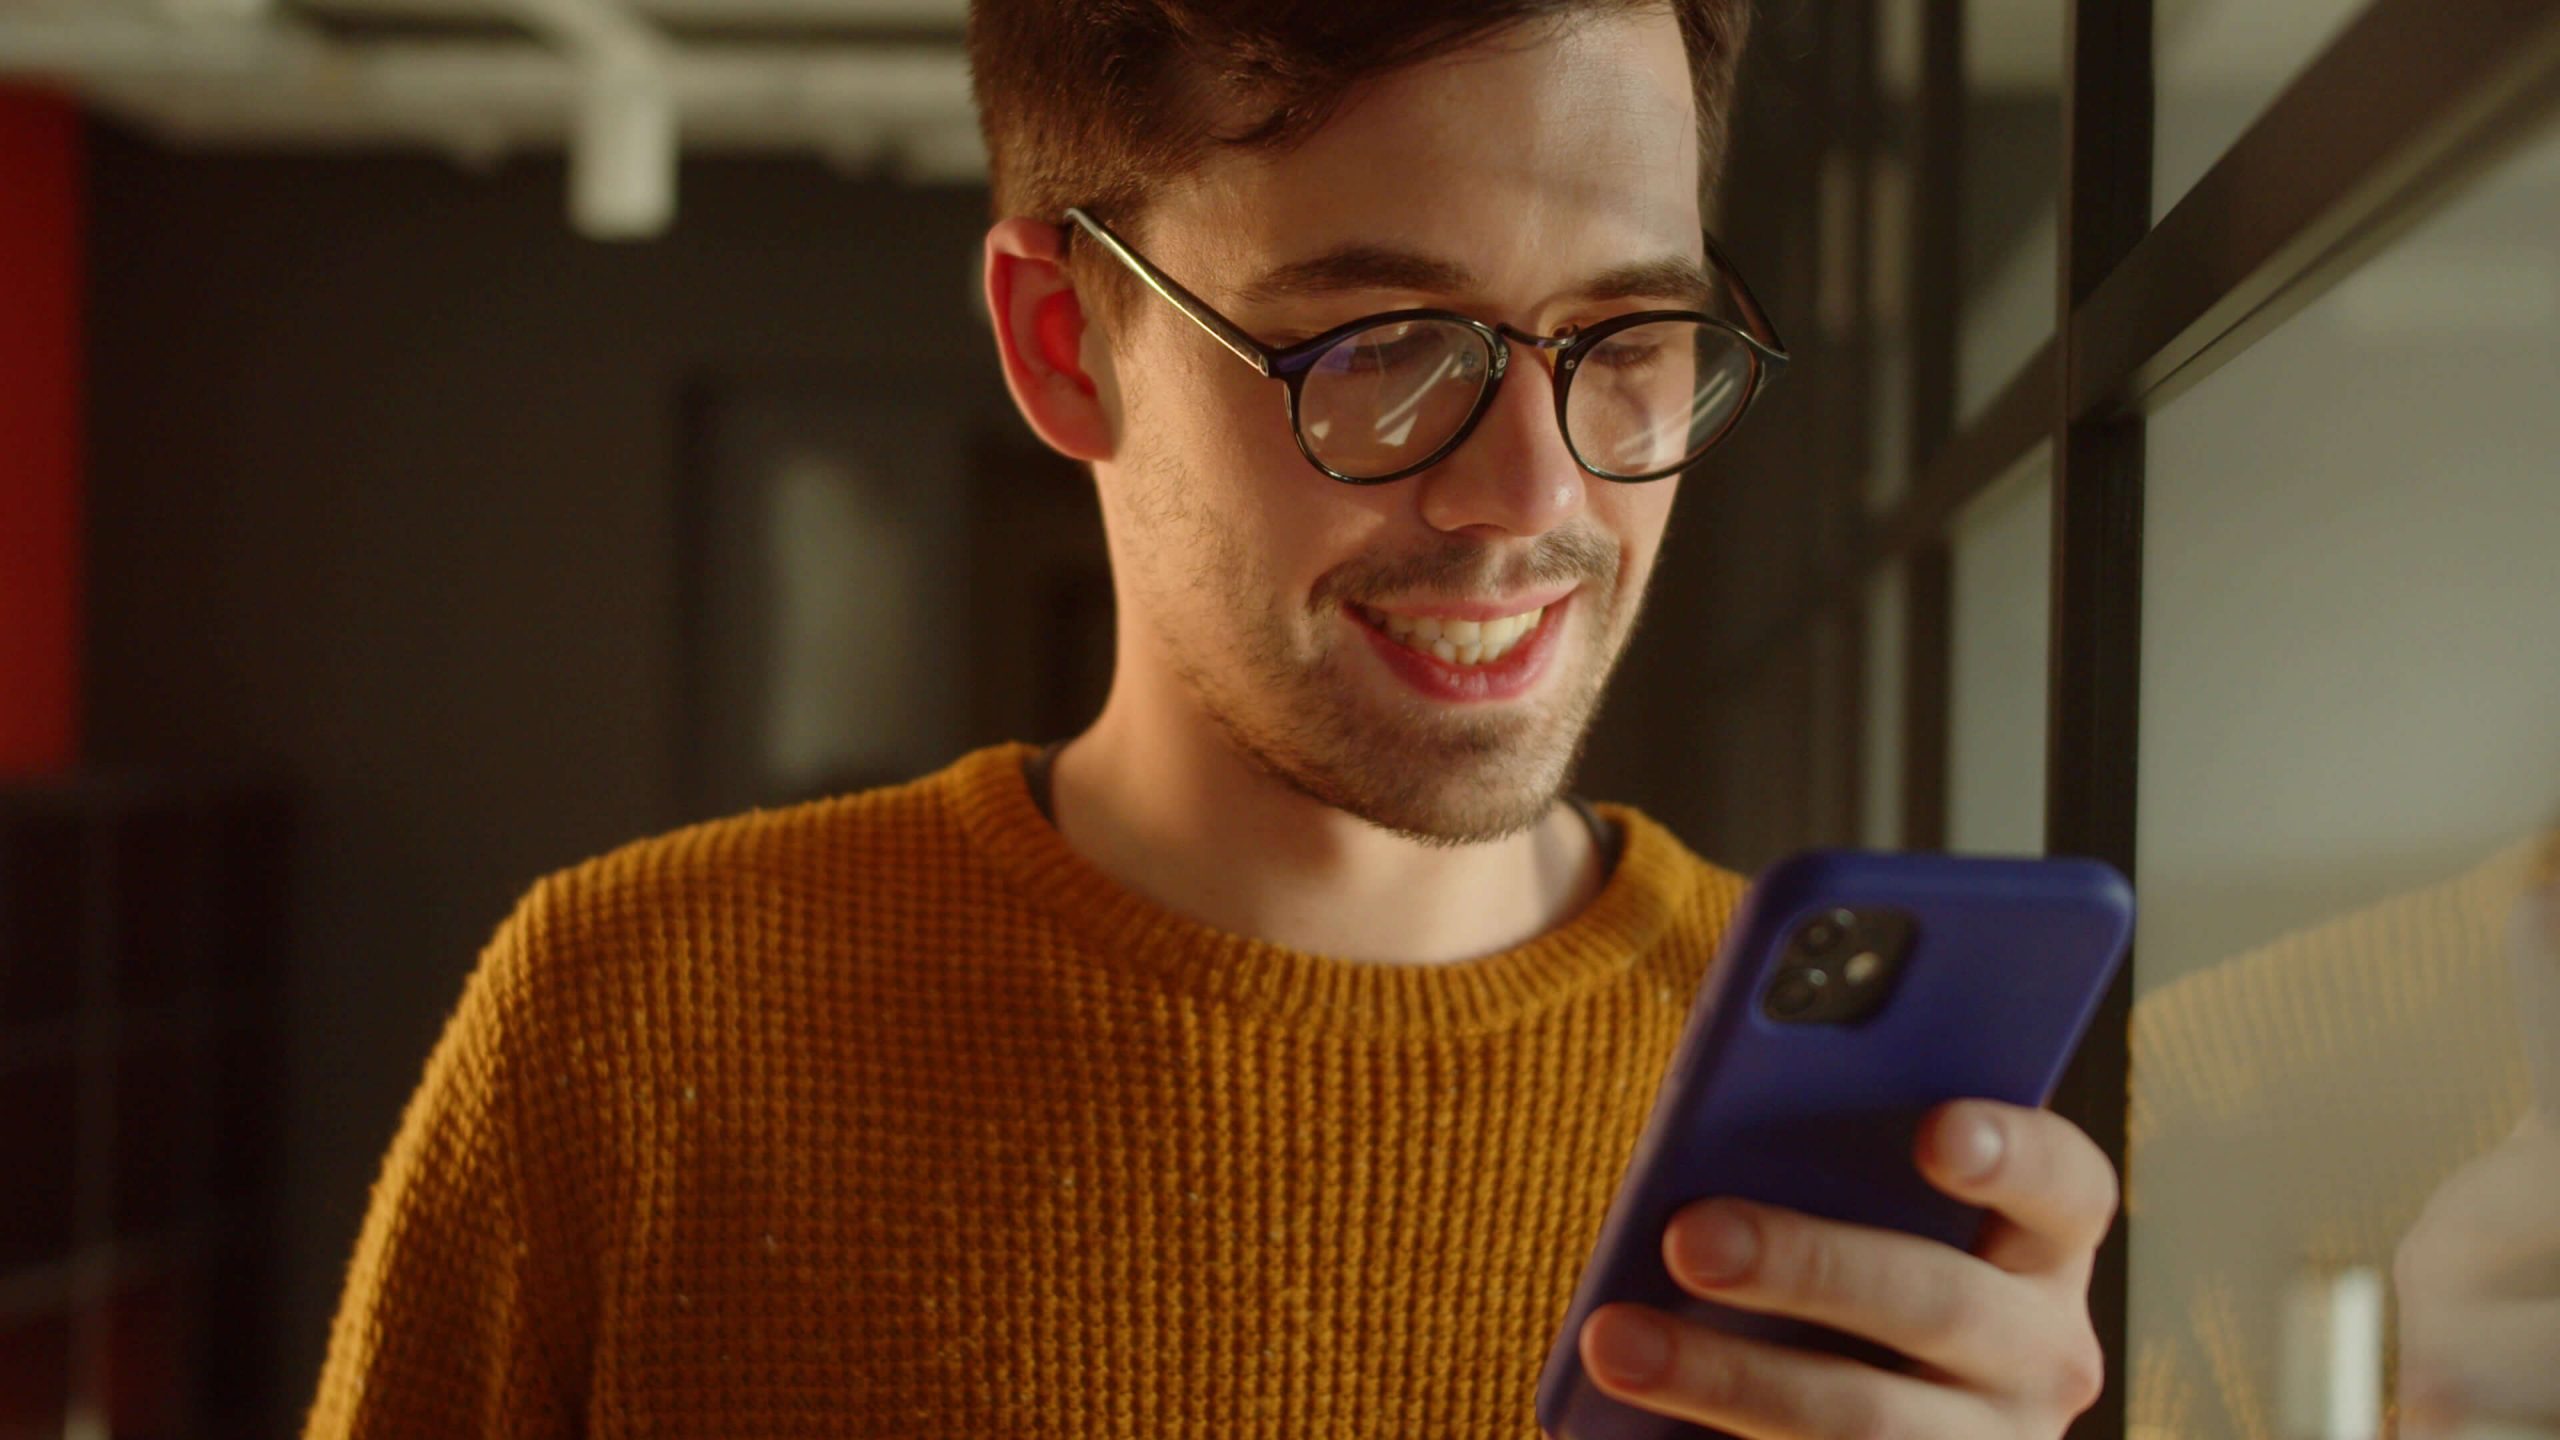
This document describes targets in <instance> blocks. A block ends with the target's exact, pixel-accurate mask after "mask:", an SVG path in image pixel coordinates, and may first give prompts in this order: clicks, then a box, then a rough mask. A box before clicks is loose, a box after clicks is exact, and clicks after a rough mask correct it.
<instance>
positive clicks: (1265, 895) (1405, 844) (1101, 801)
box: [1050, 710, 1608, 964]
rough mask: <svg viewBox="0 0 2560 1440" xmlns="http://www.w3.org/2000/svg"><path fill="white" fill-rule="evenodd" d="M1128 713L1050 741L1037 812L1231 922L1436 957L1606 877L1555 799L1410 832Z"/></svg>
mask: <svg viewBox="0 0 2560 1440" xmlns="http://www.w3.org/2000/svg"><path fill="white" fill-rule="evenodd" d="M1128 721H1129V717H1128V716H1127V714H1126V713H1125V712H1122V713H1121V714H1118V715H1115V714H1114V713H1113V712H1112V711H1110V710H1106V711H1105V713H1104V715H1103V717H1102V719H1101V720H1100V721H1098V722H1097V723H1096V724H1095V725H1094V727H1093V728H1092V729H1090V730H1088V731H1086V732H1085V733H1084V734H1083V735H1081V736H1078V737H1077V738H1076V739H1075V740H1073V741H1071V742H1069V743H1068V744H1067V745H1066V746H1065V747H1064V748H1063V749H1060V750H1059V751H1058V752H1057V753H1056V758H1055V763H1054V765H1053V766H1052V767H1051V769H1050V782H1051V783H1050V809H1051V817H1052V819H1053V820H1054V821H1055V822H1056V824H1057V826H1058V829H1059V832H1060V834H1062V835H1063V836H1064V837H1065V838H1066V841H1067V844H1068V846H1069V847H1070V848H1072V849H1074V850H1075V851H1076V852H1077V853H1078V854H1080V855H1082V856H1083V857H1084V858H1085V859H1086V860H1087V861H1089V862H1091V863H1092V864H1093V865H1094V866H1095V867H1096V868H1098V869H1100V870H1101V871H1102V872H1103V873H1104V874H1106V875H1109V876H1110V877H1111V878H1112V879H1114V880H1116V881H1118V882H1119V883H1120V884H1122V885H1124V886H1126V887H1127V888H1129V889H1131V890H1134V891H1136V892H1138V893H1139V894H1141V895H1144V896H1146V897H1147V898H1149V899H1151V900H1154V901H1155V902H1157V903H1158V904H1160V905H1163V906H1165V907H1166V908H1167V909H1170V910H1173V911H1175V912H1177V913H1179V914H1183V915H1187V916H1189V917H1191V918H1192V919H1195V920H1198V921H1200V922H1202V923H1204V924H1207V925H1211V926H1214V927H1216V928H1218V929H1221V930H1225V931H1228V932H1230V933H1233V934H1240V935H1251V936H1254V937H1256V938H1258V939H1262V940H1267V941H1270V942H1271V943H1273V944H1276V945H1281V946H1285V947H1287V948H1290V949H1293V950H1301V951H1306V952H1310V953H1315V954H1323V955H1335V956H1341V957H1344V958H1347V959H1354V960H1368V961H1382V962H1401V963H1407V964H1443V963H1448V962H1451V961H1458V960H1466V959H1472V958H1475V957H1477V956H1481V955H1489V954H1493V953H1495V952H1497V951H1500V950H1505V949H1509V948H1511V947H1512V946H1515V945H1519V944H1522V943H1525V942H1527V941H1529V940H1532V939H1535V938H1536V937H1537V936H1539V935H1542V934H1544V933H1546V932H1547V931H1549V930H1552V929H1554V928H1555V927H1556V926H1558V925H1560V924H1562V923H1564V921H1566V920H1568V919H1570V918H1571V917H1572V916H1573V915H1574V914H1575V913H1576V912H1578V911H1579V910H1580V909H1581V908H1582V907H1583V906H1584V905H1585V904H1587V903H1589V901H1590V899H1591V897H1592V896H1593V895H1596V894H1597V893H1598V892H1599V890H1600V887H1601V885H1602V884H1603V882H1604V881H1605V879H1606V876H1607V869H1608V865H1607V857H1606V856H1605V855H1604V854H1603V852H1602V848H1601V846H1600V845H1599V844H1597V843H1596V842H1595V839H1594V837H1593V835H1592V833H1591V830H1590V828H1589V827H1588V826H1587V825H1586V824H1585V823H1584V822H1583V820H1582V818H1581V816H1579V815H1578V814H1576V813H1575V811H1574V810H1573V809H1572V808H1571V807H1569V806H1565V805H1557V806H1554V807H1552V808H1551V809H1550V810H1549V811H1548V813H1547V814H1546V815H1545V816H1544V817H1542V818H1541V819H1540V820H1539V821H1538V823H1537V824H1535V825H1534V826H1532V827H1531V828H1530V829H1528V830H1527V831H1525V832H1523V833H1521V834H1517V835H1513V836H1509V837H1507V838H1505V839H1502V840H1496V841H1490V842H1487V843H1484V844H1480V845H1462V846H1454V847H1451V846H1432V845H1426V844H1423V843H1421V842H1419V841H1416V840H1412V839H1408V838H1406V837H1404V836H1401V835H1395V834H1391V833H1389V832H1387V831H1385V830H1381V829H1379V828H1377V827H1376V826H1373V825H1370V824H1368V823H1367V822H1365V821H1361V820H1358V819H1355V818H1354V817H1352V816H1350V815H1347V814H1344V813H1343V812H1341V811H1339V810H1336V809H1334V808H1332V807H1331V806H1328V805H1324V804H1322V803H1320V802H1318V801H1315V800H1312V799H1310V798H1308V797H1307V796H1305V795H1302V794H1300V793H1298V792H1297V791H1296V790H1293V789H1291V788H1290V787H1288V786H1287V785H1284V784H1282V783H1281V782H1280V781H1278V780H1276V779H1273V778H1272V777H1271V776H1269V775H1266V774H1263V773H1262V772H1261V771H1259V770H1258V769H1256V768H1254V767H1253V766H1252V765H1250V764H1248V763H1247V762H1246V761H1245V760H1244V758H1243V757H1241V756H1239V755H1237V754H1236V753H1235V751H1234V750H1233V748H1232V747H1231V746H1230V745H1228V743H1227V742H1226V740H1225V739H1224V737H1223V736H1218V735H1215V734H1214V733H1210V734H1205V735H1204V734H1199V733H1194V734H1189V735H1183V734H1171V735H1168V734H1143V735H1142V734H1139V733H1137V732H1138V731H1139V730H1140V729H1141V728H1146V727H1141V726H1138V725H1135V724H1131V723H1128ZM1154 728H1159V729H1162V728H1170V727H1154ZM1203 729H1205V727H1203Z"/></svg>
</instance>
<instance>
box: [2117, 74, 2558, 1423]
mask: <svg viewBox="0 0 2560 1440" xmlns="http://www.w3.org/2000/svg"><path fill="white" fill-rule="evenodd" d="M2290 33H2295V34H2296V37H2297V38H2300V36H2299V29H2298V27H2297V30H2296V31H2295V32H2290ZM2165 98H2166V97H2165V96H2164V100H2165ZM2555 234H2560V132H2551V133H2548V134H2546V135H2545V137H2544V138H2542V139H2541V140H2540V141H2538V142H2536V143H2535V144H2534V145H2532V146H2531V147H2530V148H2529V151H2528V153H2525V154H2523V155H2521V156H2519V157H2517V158H2515V159H2513V160H2511V161H2510V162H2509V163H2508V165H2507V166H2506V167H2505V168H2504V169H2502V170H2501V171H2500V172H2498V173H2497V174H2495V175H2493V176H2491V177H2490V178H2489V179H2488V180H2487V181H2485V182H2484V183H2483V184H2482V185H2481V186H2480V187H2479V188H2478V189H2476V190H2475V191H2473V192H2472V193H2471V194H2470V195H2468V196H2467V197H2465V198H2463V199H2461V200H2459V201H2457V202H2456V203H2455V204H2454V205H2453V206H2452V207H2450V208H2448V209H2447V210H2446V211H2444V212H2442V213H2440V214H2439V215H2437V216H2436V217H2434V218H2433V220H2432V221H2430V222H2429V223H2427V224H2425V225H2424V226H2422V227H2421V228H2419V229H2417V230H2415V231H2413V232H2412V233H2411V234H2409V235H2407V236H2405V237H2403V238H2402V239H2401V240H2400V241H2398V242H2397V243H2396V244H2395V245H2394V247H2393V248H2391V249H2390V250H2389V251H2387V252H2385V253H2383V254H2382V255H2380V256H2378V257H2377V258H2375V259H2374V260H2372V261H2371V262H2369V263H2368V264H2367V265H2366V266H2365V267H2364V268H2363V269H2362V270H2360V271H2359V272H2357V273H2356V274H2355V275H2353V276H2351V277H2350V278H2348V279H2347V280H2345V281H2344V282H2342V283H2341V284H2340V285H2339V286H2338V287H2337V288H2336V289H2335V290H2333V291H2331V292H2330V293H2329V294H2328V295H2327V296H2325V297H2323V298H2322V299H2320V300H2319V301H2317V302H2316V303H2315V304H2314V305H2313V306H2311V307H2310V308H2308V309H2306V310H2304V311H2303V312H2302V313H2300V314H2298V315H2296V316H2294V317H2293V318H2292V319H2291V320H2289V321H2288V322H2287V323H2286V324H2284V325H2283V326H2281V327H2279V328H2278V329H2276V330H2275V331H2273V332H2272V333H2270V334H2269V335H2267V336H2266V337H2265V338H2263V339H2262V340H2260V341H2259V342H2258V343H2257V344H2256V345H2255V346H2254V347H2252V348H2251V349H2250V350H2249V351H2247V352H2246V353H2244V354H2242V355H2240V356H2238V357H2237V358H2236V359H2234V360H2232V361H2231V362H2230V364H2229V365H2228V366H2227V367H2226V368H2224V369H2223V370H2222V371H2220V372H2219V373H2217V374H2215V375H2214V376H2212V377H2211V378H2210V379H2208V380H2206V381H2205V382H2204V383H2203V384H2202V385H2201V386H2199V387H2198V388H2197V389H2196V390H2194V391H2192V392H2190V393H2189V394H2187V395H2185V396H2183V397H2181V398H2180V399H2178V400H2177V401H2175V402H2173V403H2172V404H2171V405H2170V406H2169V407H2168V408H2166V409H2165V410H2164V411H2163V412H2162V413H2160V414H2159V415H2157V416H2155V417H2154V418H2153V420H2152V422H2151V429H2150V439H2149V479H2148V491H2147V497H2148V498H2147V514H2146V519H2145V538H2144V548H2145V566H2146V569H2145V577H2144V611H2143V650H2144V656H2143V675H2142V721H2141V730H2142V751H2141V757H2140V764H2141V782H2140V785H2141V788H2140V804H2141V833H2140V856H2139V865H2140V871H2141V889H2142V905H2143V915H2142V923H2141V936H2140V941H2139V946H2138V958H2139V964H2138V969H2137V983H2138V988H2139V991H2140V994H2139V998H2138V1001H2137V1007H2136V1013H2135V1021H2134V1062H2133V1075H2132V1084H2133V1145H2132V1154H2131V1163H2130V1168H2129V1174H2128V1180H2129V1205H2130V1215H2131V1236H2132V1247H2133V1248H2132V1260H2131V1264H2132V1314H2131V1325H2132V1335H2133V1345H2132V1356H2131V1379H2132V1386H2133V1388H2132V1391H2131V1396H2130V1403H2131V1406H2132V1417H2133V1420H2134V1422H2135V1428H2134V1433H2135V1434H2137V1435H2150V1436H2172V1435H2174V1436H2177V1437H2180V1440H2190V1437H2197V1440H2212V1437H2232V1440H2242V1437H2247V1440H2257V1437H2293V1436H2303V1437H2321V1440H2328V1437H2341V1440H2343V1437H2366V1440H2369V1437H2372V1436H2375V1435H2378V1434H2385V1433H2394V1432H2393V1431H2392V1430H2391V1429H2390V1428H2389V1427H2390V1426H2391V1425H2392V1424H2393V1423H2395V1422H2394V1421H2393V1420H2392V1419H2391V1418H2390V1417H2391V1416H2393V1415H2394V1414H2395V1412H2396V1413H2397V1415H2398V1422H2397V1423H2398V1424H2399V1427H2400V1428H2399V1430H2398V1432H2397V1433H2403V1434H2411V1435H2414V1434H2418V1433H2422V1431H2423V1433H2443V1434H2462V1435H2480V1436H2486V1435H2490V1434H2497V1435H2501V1436H2504V1435H2508V1434H2511V1433H2512V1434H2517V1435H2545V1434H2548V1433H2551V1432H2549V1431H2547V1430H2537V1429H2531V1428H2525V1429H2517V1430H2512V1431H2511V1430H2509V1429H2505V1428H2495V1426H2493V1425H2491V1423H2490V1422H2491V1419H2492V1417H2495V1418H2496V1422H2497V1424H2498V1425H2505V1424H2511V1423H2516V1422H2520V1421H2522V1420H2523V1419H2524V1418H2525V1417H2527V1416H2528V1415H2534V1414H2539V1415H2540V1416H2541V1417H2543V1418H2545V1419H2547V1418H2548V1416H2550V1415H2551V1414H2553V1413H2560V1407H2554V1408H2552V1409H2541V1410H2537V1408H2536V1407H2537V1404H2540V1403H2543V1402H2548V1401H2549V1400H2550V1399H2551V1398H2552V1394H2553V1392H2552V1391H2551V1389H2550V1380H2549V1376H2548V1371H2549V1369H2550V1367H2551V1366H2552V1365H2554V1364H2555V1363H2560V1329H2556V1328H2554V1321H2553V1319H2552V1317H2551V1313H2549V1312H2548V1310H2547V1307H2548V1306H2549V1304H2550V1302H2549V1301H2548V1300H2547V1299H2546V1300H2542V1301H2540V1302H2538V1303H2539V1304H2541V1305H2542V1306H2544V1307H2545V1311H2544V1312H2542V1318H2541V1319H2539V1320H2538V1321H2536V1320H2534V1319H2532V1318H2531V1317H2532V1315H2533V1314H2534V1313H2536V1312H2531V1311H2528V1310H2526V1309H2525V1308H2523V1307H2524V1306H2525V1305H2526V1304H2527V1302H2526V1301H2525V1300H2524V1299H2523V1298H2522V1297H2523V1296H2524V1295H2525V1294H2527V1293H2528V1291H2529V1289H2530V1287H2531V1286H2532V1285H2533V1284H2535V1283H2540V1284H2542V1285H2544V1286H2545V1287H2548V1286H2549V1285H2550V1284H2551V1283H2552V1282H2553V1281H2554V1280H2555V1279H2560V1276H2553V1275H2548V1274H2546V1275H2543V1276H2542V1277H2541V1278H2540V1280H2539V1281H2538V1282H2537V1281H2535V1280H2532V1279H2530V1278H2528V1277H2529V1275H2530V1273H2531V1271H2532V1267H2534V1266H2537V1265H2539V1266H2542V1267H2546V1268H2547V1267H2550V1266H2553V1265H2554V1264H2560V1260H2556V1259H2555V1255H2560V1247H2555V1246H2554V1244H2553V1237H2554V1235H2555V1233H2556V1232H2560V1224H2555V1220H2560V1136H2555V1134H2554V1132H2553V1131H2552V1130H2551V1129H2550V1128H2549V1127H2548V1126H2547V1125H2543V1124H2540V1123H2539V1122H2535V1121H2529V1120H2526V1119H2525V1118H2524V1117H2525V1113H2526V1106H2527V1101H2528V1099H2529V1098H2530V1096H2531V1095H2532V1093H2533V1089H2534V1085H2533V1078H2534V1076H2536V1075H2537V1074H2538V1075H2539V1076H2540V1077H2541V1080H2542V1084H2543V1086H2544V1087H2545V1090H2546V1093H2545V1094H2544V1095H2543V1097H2542V1098H2543V1100H2544V1101H2545V1102H2546V1103H2550V1102H2554V1101H2560V1095H2554V1094H2551V1093H2548V1091H2549V1090H2550V1089H2552V1088H2553V1086H2552V1080H2553V1077H2554V1075H2555V1073H2560V900H2554V899H2552V898H2551V897H2552V895H2553V889H2552V887H2553V886H2554V884H2555V883H2560V873H2555V872H2560V851H2555V844H2554V840H2555V829H2554V827H2555V824H2560V471H2555V467H2554V461H2553V458H2552V457H2553V456H2554V455H2555V454H2560V406H2555V405H2554V403H2553V383H2552V382H2553V380H2554V378H2555V377H2560V249H2555V247H2554V246H2553V244H2552V241H2551V237H2552V236H2554V235H2555ZM2536 895H2539V896H2541V897H2543V898H2542V899H2541V900H2540V901H2538V902H2537V901H2535V900H2534V899H2533V897H2534V896H2536ZM2537 905H2538V907H2539V908H2537ZM2510 1282H2512V1283H2514V1284H2516V1285H2518V1286H2519V1287H2522V1288H2519V1289H2517V1290H2516V1292H2515V1297H2516V1298H2515V1299H2514V1300H2513V1302H2512V1303H2511V1302H2510V1301H2509V1300H2508V1299H2506V1298H2504V1297H2503V1296H2502V1295H2501V1293H2500V1290H2501V1287H2503V1286H2505V1285H2507V1284H2509V1283H2510ZM2540 1293H2542V1294H2544V1295H2546V1296H2547V1295H2548V1294H2549V1293H2551V1292H2550V1290H2549V1289H2548V1288H2545V1289H2543V1290H2542V1291H2541V1292H2540ZM2502 1306H2504V1307H2508V1308H2506V1309H2501V1308H2500V1307H2502ZM2536 1324H2539V1325H2540V1326H2541V1327H2542V1328H2541V1330H2540V1331H2539V1332H2536V1331H2535V1329H2534V1328H2533V1326H2534V1325H2536ZM2537 1333H2539V1335H2540V1339H2539V1341H2537V1340H2536V1335H2537ZM2528 1392H2538V1393H2539V1394H2540V1395H2541V1396H2542V1397H2543V1402H2535V1401H2533V1400H2531V1399H2530V1398H2529V1395H2528ZM2448 1396H2464V1397H2468V1403H2469V1404H2470V1405H2471V1406H2472V1407H2473V1408H2472V1411H2471V1415H2470V1419H2469V1420H2468V1421H2467V1422H2466V1423H2467V1424H2469V1425H2470V1426H2471V1427H2472V1428H2467V1429H2458V1430H2457V1429H2455V1428H2451V1427H2447V1428H2445V1429H2443V1430H2441V1431H2432V1430H2425V1426H2424V1422H2425V1420H2426V1418H2427V1415H2426V1412H2428V1411H2429V1410H2430V1409H2435V1408H2439V1407H2442V1406H2443V1405H2445V1404H2446V1397H2448ZM2444 1413H2446V1414H2450V1413H2452V1412H2451V1411H2449V1410H2447V1411H2445V1412H2444ZM2413 1422H2414V1423H2413ZM2483 1427H2487V1428H2483Z"/></svg>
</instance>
